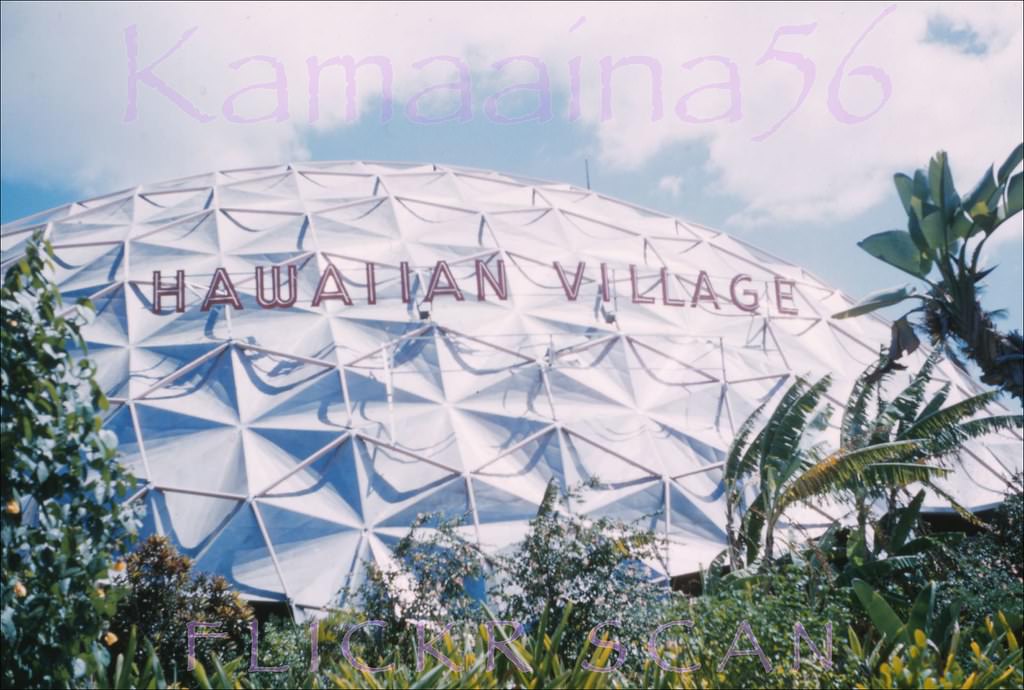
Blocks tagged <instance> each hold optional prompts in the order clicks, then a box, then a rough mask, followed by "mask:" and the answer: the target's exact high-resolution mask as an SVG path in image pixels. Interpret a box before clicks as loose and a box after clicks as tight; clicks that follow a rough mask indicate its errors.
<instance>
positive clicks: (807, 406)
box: [765, 375, 832, 464]
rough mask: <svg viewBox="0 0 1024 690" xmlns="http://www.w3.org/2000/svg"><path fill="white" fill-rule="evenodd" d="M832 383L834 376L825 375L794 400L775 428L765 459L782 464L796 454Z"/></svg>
mask: <svg viewBox="0 0 1024 690" xmlns="http://www.w3.org/2000/svg"><path fill="white" fill-rule="evenodd" d="M831 385H832V377H831V376H830V375H825V376H823V377H822V378H821V379H819V380H818V381H817V382H815V383H814V384H812V385H810V386H808V387H807V388H806V390H804V391H803V392H802V393H801V394H800V396H799V397H797V399H796V400H794V401H793V403H792V405H790V407H789V409H787V410H786V411H785V413H784V414H783V416H782V418H781V419H780V420H779V422H778V424H777V426H776V427H775V429H774V433H773V434H772V436H771V440H770V443H768V445H767V448H768V452H767V454H766V455H765V459H770V460H775V461H776V462H777V463H778V464H781V463H783V462H786V461H787V460H788V459H789V458H791V457H792V456H793V455H795V454H796V452H797V450H798V449H799V447H800V441H801V439H802V438H803V436H804V432H805V431H806V430H807V427H808V424H809V423H810V421H811V418H812V415H813V414H814V412H815V410H816V409H817V407H818V403H819V402H820V401H821V398H822V397H823V396H824V395H825V393H826V392H828V389H829V387H830V386H831Z"/></svg>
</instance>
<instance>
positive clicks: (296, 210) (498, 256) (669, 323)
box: [3, 162, 1022, 607]
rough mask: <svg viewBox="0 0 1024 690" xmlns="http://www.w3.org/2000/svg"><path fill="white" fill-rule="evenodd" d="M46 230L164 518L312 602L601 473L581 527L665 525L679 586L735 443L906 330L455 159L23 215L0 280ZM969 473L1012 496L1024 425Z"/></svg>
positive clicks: (207, 180)
mask: <svg viewBox="0 0 1024 690" xmlns="http://www.w3.org/2000/svg"><path fill="white" fill-rule="evenodd" d="M38 227H45V229H46V232H47V236H48V238H49V239H50V240H51V241H52V243H53V245H54V247H55V250H56V254H57V256H58V258H59V266H58V268H57V281H58V284H59V285H60V288H61V290H62V292H63V293H64V295H65V298H66V299H73V298H77V297H84V296H88V297H90V298H91V299H92V301H93V302H94V303H95V305H96V308H97V311H98V317H97V318H96V320H95V321H94V322H93V323H92V324H90V325H89V326H88V327H86V328H85V329H84V330H83V333H84V336H85V338H86V340H87V341H88V345H89V356H91V357H92V358H93V359H95V361H96V362H97V364H98V367H99V380H100V382H101V385H102V386H103V387H104V389H105V391H106V392H107V394H108V396H109V397H110V399H111V402H112V405H111V411H110V413H109V415H108V416H107V420H106V425H107V428H109V429H111V430H112V431H113V432H114V433H116V434H117V436H118V438H119V440H120V453H121V458H122V462H124V463H125V464H127V465H128V466H130V467H131V469H132V471H133V472H134V473H135V474H136V476H138V477H139V478H140V480H141V481H142V483H143V484H144V485H145V486H144V488H143V489H142V490H141V491H140V494H139V500H143V501H145V503H146V505H147V507H148V511H147V513H148V515H147V526H146V529H147V530H148V531H151V532H152V531H155V532H160V533H163V534H166V535H168V536H169V537H171V538H172V539H173V540H174V542H175V543H176V544H177V545H178V546H179V548H180V549H181V551H182V552H184V553H186V554H189V555H191V556H193V557H194V558H195V559H196V560H197V567H198V568H200V569H203V570H208V571H211V572H217V573H220V574H223V575H225V576H226V577H228V578H229V579H230V580H231V581H232V583H233V584H234V585H235V586H237V587H238V588H239V589H240V590H241V591H242V592H243V593H244V594H245V595H246V596H248V597H250V598H254V599H260V598H266V599H286V600H288V601H290V602H292V603H293V604H295V605H297V606H300V607H320V606H323V605H326V604H329V603H331V601H332V597H333V595H334V594H335V592H336V591H338V589H339V588H341V587H343V586H344V585H346V584H351V583H352V582H354V581H355V580H353V579H352V578H356V579H358V577H359V572H360V571H361V563H362V562H363V560H365V559H367V558H376V559H378V560H386V559H387V558H388V546H389V545H390V544H393V543H394V542H395V541H396V540H397V539H399V538H400V537H401V536H402V535H404V534H405V532H406V531H407V529H408V525H409V524H410V523H411V522H412V521H413V520H414V519H415V517H416V515H417V514H419V513H421V512H431V511H444V512H446V513H448V514H466V515H467V521H466V527H465V533H466V535H467V536H468V537H469V538H471V539H473V540H476V541H478V542H479V543H480V544H481V545H482V546H483V547H484V548H485V549H490V550H497V549H501V548H503V547H505V546H508V545H509V544H511V543H513V542H514V541H516V540H518V539H520V538H521V537H522V536H523V535H524V533H525V531H526V523H527V521H528V520H529V519H530V518H531V517H533V516H534V515H535V513H536V509H537V505H538V503H539V501H540V500H541V498H542V496H543V494H544V489H545V486H546V484H547V482H548V481H549V479H550V478H552V477H555V478H557V479H558V480H559V482H560V483H561V485H562V486H563V487H566V486H573V485H576V484H578V483H580V482H582V481H584V480H587V479H589V478H591V477H595V476H596V477H598V478H599V479H600V480H601V481H602V482H603V484H604V486H603V487H602V488H600V489H596V490H593V491H590V492H588V494H587V496H588V497H587V500H586V501H585V502H582V503H580V502H577V503H574V504H573V505H572V508H573V510H576V511H579V512H582V513H588V514H602V515H612V516H615V517H618V518H621V519H624V520H640V522H641V524H643V525H645V526H649V527H653V528H655V529H657V530H659V531H662V532H663V533H665V534H666V535H667V536H668V538H669V540H670V543H671V546H670V552H669V554H668V561H667V562H668V565H669V570H670V571H671V572H672V573H682V572H690V571H693V570H696V569H697V568H698V567H700V566H701V565H705V566H706V565H707V564H708V563H709V562H710V560H711V559H712V558H713V557H714V556H715V555H716V554H717V553H718V552H719V551H721V550H722V549H723V548H724V540H725V533H724V504H723V502H722V499H721V496H722V489H721V483H720V479H721V476H720V470H719V468H720V463H721V461H722V460H723V458H724V451H725V450H726V449H727V447H728V445H729V442H730V440H731V438H732V435H733V431H734V429H736V428H737V427H738V426H739V424H740V423H741V422H742V421H743V419H744V418H745V417H746V415H747V414H749V413H750V412H751V411H752V410H753V409H754V408H755V407H756V406H757V405H758V404H759V403H760V402H761V401H763V400H764V399H766V398H767V397H770V396H772V395H774V394H776V393H777V392H778V391H780V390H782V389H784V388H785V387H786V386H787V385H788V383H789V382H790V381H791V377H792V376H793V375H807V376H813V377H818V376H821V375H823V374H825V373H828V372H831V373H833V375H834V377H835V384H834V385H833V388H832V395H833V398H832V402H833V403H834V404H836V405H837V406H841V405H842V403H843V401H844V400H845V398H846V395H847V393H848V392H849V389H850V386H851V385H852V383H853V380H854V379H855V378H856V376H857V375H858V374H859V373H860V372H861V371H862V369H863V368H864V367H865V366H867V365H868V364H870V363H871V362H873V361H874V360H875V359H876V356H877V353H878V349H879V346H880V345H881V344H884V343H887V342H888V338H889V335H888V330H889V329H888V326H887V324H886V323H885V322H883V321H882V320H880V319H877V318H874V317H861V318H857V319H850V320H844V321H839V322H837V321H833V320H832V319H830V315H831V314H833V313H835V312H838V311H840V310H842V309H844V308H846V307H847V306H849V304H850V300H848V299H847V298H846V297H845V296H844V295H842V294H841V293H839V292H838V291H837V290H835V289H833V288H831V287H829V286H828V285H826V284H825V283H823V282H822V281H820V280H819V279H817V278H816V277H814V276H813V275H811V274H810V273H808V272H807V271H805V270H803V269H801V268H799V267H797V266H794V265H792V264H789V263H787V262H785V261H783V260H781V259H778V258H776V257H773V256H771V255H769V254H767V253H765V252H763V251H760V250H758V249H755V248H753V247H751V246H749V245H747V244H746V243H744V242H741V241H739V240H737V239H735V238H732V237H729V236H728V235H725V234H723V233H720V232H716V231H713V230H710V229H708V228H705V227H702V226H700V225H696V224H693V223H687V222H684V221H681V220H678V219H675V218H672V217H669V216H665V215H663V214H659V213H655V212H652V211H649V210H645V209H641V208H637V207H635V206H632V205H629V204H626V203H623V202H620V201H615V200H612V199H609V198H607V197H604V196H602V195H600V194H596V193H593V192H590V191H588V190H584V189H579V188H577V187H574V186H571V185H567V184H555V183H548V182H542V181H538V180H531V179H524V178H521V177H515V176H510V175H502V174H497V173H492V172H484V171H477V170H470V169H464V168H456V167H447V166H438V165H403V164H395V163H369V162H338V163H297V164H293V165H288V166H276V167H269V168H260V169H247V170H233V171H224V172H218V173H211V174H208V175H202V176H197V177H190V178H186V179H182V180H175V181H172V182H166V183H162V184H152V185H144V186H141V187H138V188H135V189H128V190H125V191H123V192H118V193H116V194H111V195H107V196H104V197H100V198H96V199H92V200H89V201H83V202H80V203H75V204H70V205H68V206H64V207H61V208H58V209H54V210H52V211H48V212H46V213H43V214H38V215H36V216H33V217H31V218H27V219H24V220H22V221H16V222H14V223H10V224H8V225H5V226H4V228H3V262H4V266H5V267H6V266H8V265H10V262H11V261H13V260H15V259H16V258H17V256H18V255H19V253H20V247H21V245H22V243H23V242H24V241H25V239H26V238H27V237H28V236H29V235H30V234H31V231H32V230H33V229H35V228H38ZM850 251H854V249H853V248H850ZM840 255H841V253H840V252H837V256H840ZM554 262H558V266H559V267H560V270H559V267H556V266H555V264H554ZM368 265H372V269H371V272H372V280H371V281H370V282H371V284H372V285H373V289H372V290H368V287H367V286H368V277H370V274H369V273H368V269H367V266H368ZM602 265H603V268H602ZM272 266H277V267H279V278H280V281H281V283H282V284H283V283H285V282H286V280H287V276H288V267H290V266H294V267H295V276H296V283H297V294H295V295H293V296H294V297H295V300H294V303H293V304H292V305H291V306H287V307H280V306H279V307H270V308H267V307H264V306H261V304H260V302H259V300H258V298H257V289H256V285H257V275H256V269H257V267H264V268H265V269H266V270H265V275H264V278H265V281H266V285H265V287H266V294H268V295H269V294H270V291H271V287H272V280H273V277H274V274H273V272H272V270H271V267H272ZM331 266H334V267H335V268H336V269H337V273H336V274H335V273H333V272H332V271H333V269H330V267H331ZM217 269H225V270H224V271H223V272H220V273H217ZM178 270H181V271H183V272H184V276H183V282H182V285H181V295H180V296H181V297H182V298H183V302H182V303H180V305H179V304H178V298H179V294H178V292H177V289H178V286H177V283H176V276H177V271H178ZM154 271H159V272H160V277H161V287H162V288H163V289H162V290H161V294H160V306H161V313H160V314H159V315H158V314H154V313H153V306H154V305H153V298H154V286H153V277H154ZM502 272H504V275H503V274H502ZM702 272H703V273H702ZM560 273H561V275H560ZM403 276H405V279H404V280H403ZM602 276H603V278H602ZM337 277H341V278H342V283H341V285H339V284H338V283H337V281H336V278H337ZM663 278H664V280H663ZM449 279H452V280H454V285H453V284H452V283H451V282H450V280H449ZM318 286H319V288H320V290H319V292H320V293H321V294H320V297H321V298H322V299H320V300H317V299H315V297H316V296H317V294H316V293H317V292H318ZM341 286H343V287H344V290H342V289H341ZM211 288H212V289H211ZM481 289H482V297H483V299H480V297H481V294H480V291H481ZM232 290H233V291H234V293H235V295H232V292H231V291H232ZM343 292H344V295H343V294H342V293H343ZM371 292H373V293H375V294H372V295H371ZM456 292H458V293H459V294H454V293H456ZM502 292H504V293H505V299H500V296H501V294H500V293H502ZM405 293H408V299H407V300H406V299H404V297H405V296H406V295H405ZM428 293H432V294H429V295H428ZM573 294H575V299H572V298H571V296H572V295H573ZM235 296H237V305H236V306H232V305H231V304H229V302H231V301H232V299H233V298H234V297H235ZM279 296H280V297H281V298H282V300H283V301H285V302H287V301H288V300H287V299H286V298H287V297H288V296H289V295H288V290H287V289H282V291H281V295H279ZM428 296H430V297H432V298H433V299H432V301H428V300H427V299H426V298H427V297H428ZM460 297H461V299H460ZM345 298H347V301H350V302H351V304H350V305H349V304H346V299H345ZM207 299H209V302H210V304H208V305H207V306H209V310H208V311H204V310H203V303H204V300H207ZM267 299H269V298H267ZM755 299H756V307H755V306H754V300H755ZM666 300H667V301H669V302H675V303H674V304H666V303H665V302H666ZM264 301H266V300H264ZM314 302H319V303H318V304H317V305H316V306H314ZM371 302H372V303H371ZM694 303H696V304H694ZM177 306H180V307H181V308H182V311H176V307H177ZM238 307H240V308H238ZM921 358H922V355H921V354H920V353H919V354H917V355H916V356H915V357H914V358H910V360H911V361H910V362H908V364H910V365H911V369H910V371H913V370H914V366H915V365H919V364H920V362H921ZM936 378H937V379H939V382H941V381H951V382H952V383H953V392H952V394H951V396H950V400H951V401H955V400H957V399H960V398H963V397H965V396H966V395H970V394H972V393H974V392H976V387H975V386H974V384H973V383H972V382H971V381H970V380H969V379H967V378H966V377H965V376H964V375H963V374H962V373H961V372H959V371H958V370H957V369H955V368H954V367H952V366H950V365H948V364H945V363H943V364H941V365H940V367H939V370H938V375H937V377H936ZM963 462H964V463H966V464H970V467H969V468H968V469H967V471H961V472H958V473H957V474H955V475H954V476H953V478H952V479H951V480H950V481H949V482H948V487H949V489H950V491H951V492H953V493H954V495H956V496H957V497H958V498H959V499H960V500H961V501H962V502H964V503H967V504H970V505H980V504H985V503H991V502H993V501H996V500H999V498H1000V497H1001V492H1002V491H1003V489H1004V487H1005V482H1006V480H1007V479H1008V478H1009V477H1010V476H1011V475H1012V474H1013V472H1015V471H1017V470H1019V469H1020V467H1021V463H1022V458H1021V453H1020V441H1019V438H1015V437H1012V436H1005V437H1004V436H1000V437H993V438H992V442H991V443H988V444H985V445H984V446H981V445H978V446H972V447H971V452H970V453H969V454H966V455H965V456H964V458H963ZM837 514H838V512H837V510H836V509H835V508H834V507H830V506H827V505H822V506H817V507H815V508H804V509H800V510H799V511H795V512H793V513H791V514H790V518H791V519H793V520H796V521H800V522H801V523H803V524H804V525H806V526H808V527H811V528H813V527H814V525H815V523H817V524H819V525H820V524H821V523H824V522H826V521H827V519H828V517H829V516H835V515H837Z"/></svg>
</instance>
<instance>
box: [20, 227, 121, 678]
mask: <svg viewBox="0 0 1024 690" xmlns="http://www.w3.org/2000/svg"><path fill="white" fill-rule="evenodd" d="M51 257H52V252H51V250H50V247H49V245H48V244H44V243H43V242H42V241H41V238H40V237H39V236H38V235H37V236H36V237H35V238H34V239H33V241H30V242H29V243H28V244H27V246H26V250H25V256H24V258H22V259H21V260H20V261H18V263H16V264H15V265H14V266H13V267H12V268H11V269H10V270H9V271H8V272H7V274H6V276H5V277H4V282H3V289H2V294H0V304H2V309H3V328H2V331H0V344H2V355H0V358H2V373H0V379H2V388H3V397H2V406H0V449H2V456H3V488H2V497H3V520H2V542H3V548H2V553H3V557H2V558H3V590H2V595H0V602H2V613H0V630H2V635H3V653H2V654H3V684H4V686H5V687H47V686H56V685H60V686H63V685H68V684H74V683H75V682H76V681H75V679H76V678H78V677H81V676H83V674H85V673H87V672H88V671H89V669H90V667H93V668H99V667H102V666H104V665H105V664H106V662H107V660H108V658H109V654H108V652H107V651H106V648H105V647H104V642H103V641H101V637H105V638H106V640H105V641H106V642H107V643H110V642H111V641H112V640H113V637H112V635H106V634H105V633H106V619H107V617H108V616H109V615H110V614H111V612H112V607H113V605H114V602H113V596H108V595H107V592H106V590H104V589H103V588H102V586H101V581H102V580H104V579H105V578H107V576H108V574H109V571H110V568H111V567H112V566H113V565H114V563H115V561H116V560H117V559H118V558H119V557H120V555H121V554H123V553H124V552H125V551H126V550H127V547H128V544H129V541H130V538H131V535H132V534H133V532H134V531H135V530H136V529H137V517H138V516H137V514H136V509H135V508H134V507H133V506H131V505H126V504H125V503H124V502H123V501H124V499H125V498H126V497H127V496H128V492H129V490H130V488H131V487H132V486H133V483H134V480H133V479H132V477H131V476H130V475H129V474H128V473H127V472H126V471H125V470H124V469H123V468H122V467H121V465H119V464H118V463H117V461H116V460H115V458H114V452H115V446H116V438H115V437H114V435H113V434H112V433H110V432H109V431H105V430H104V429H103V428H102V424H101V418H100V416H99V414H100V413H99V410H103V409H106V407H107V401H106V399H105V398H104V397H103V394H102V392H101V391H100V389H99V387H98V386H97V384H96V381H95V379H94V366H93V364H92V363H91V362H90V361H88V360H86V359H80V360H77V361H76V360H75V359H74V358H73V357H72V356H71V355H70V354H69V352H68V344H69V343H76V344H77V345H78V347H79V349H81V350H82V351H84V350H85V344H84V342H83V341H82V338H81V336H80V334H79V328H80V327H81V325H82V324H83V323H84V322H85V320H86V319H87V318H88V316H89V314H90V309H91V305H89V304H88V303H87V302H80V303H79V304H78V306H77V307H75V308H73V309H71V310H69V313H65V309H64V307H63V306H62V304H61V299H60V294H59V292H58V291H57V288H56V287H55V286H54V285H53V283H52V282H51V280H50V278H49V271H50V270H52V264H51V262H50V258H51Z"/></svg>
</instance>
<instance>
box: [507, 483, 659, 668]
mask: <svg viewBox="0 0 1024 690" xmlns="http://www.w3.org/2000/svg"><path fill="white" fill-rule="evenodd" d="M580 492H581V489H575V490H573V492H572V494H573V495H574V496H575V497H576V498H577V499H578V500H580V499H582V498H583V495H582V494H581V493H580ZM559 500H560V492H559V487H558V484H557V483H555V482H554V481H552V482H551V483H550V484H549V485H548V488H547V491H546V493H545V495H544V499H543V501H542V502H541V506H540V508H539V510H538V511H537V516H536V517H535V518H533V519H532V520H531V521H530V528H529V532H528V533H527V535H526V538H525V539H524V540H523V542H522V543H520V544H519V545H517V547H516V548H515V549H514V550H513V551H512V552H511V553H510V554H509V555H507V556H506V557H504V558H503V559H502V560H501V563H500V572H499V573H498V574H497V576H496V578H495V586H494V587H493V588H492V590H491V596H492V599H493V600H494V602H495V603H496V605H498V606H499V609H500V611H501V616H502V618H504V619H506V620H514V621H521V622H522V623H523V624H524V625H525V626H526V629H527V630H530V631H533V632H534V633H535V634H536V635H538V636H540V635H542V634H547V635H554V634H555V632H556V630H557V629H558V626H559V625H563V627H564V630H563V631H562V632H563V635H562V637H561V639H562V643H561V646H560V647H559V648H558V650H557V651H558V652H559V653H560V654H561V655H562V656H564V657H565V658H566V660H567V661H569V662H575V661H576V660H577V657H576V655H577V653H578V650H579V645H580V642H581V641H583V640H586V639H587V636H588V634H589V633H590V631H591V630H592V629H593V628H595V627H596V626H598V625H602V624H604V625H605V626H607V627H605V628H603V630H604V631H606V632H608V633H609V634H610V635H612V636H614V637H615V638H616V639H618V640H619V641H620V643H621V644H622V645H623V647H624V649H625V650H626V652H627V653H628V658H629V659H630V663H631V664H636V665H637V666H638V664H639V661H638V660H640V659H642V658H643V654H644V650H645V649H646V647H645V645H646V639H647V637H646V636H647V634H648V633H649V632H650V628H651V623H652V621H657V620H659V619H660V618H661V616H662V613H663V612H664V611H665V610H666V608H667V606H668V605H669V604H670V603H671V602H672V600H673V599H674V598H676V597H678V596H679V595H678V594H676V593H674V592H672V591H671V589H670V588H669V587H668V583H667V582H666V581H665V580H664V579H661V580H657V579H656V578H654V577H653V576H652V571H651V569H650V567H649V566H648V565H646V564H647V563H654V562H658V561H659V560H661V557H662V556H661V554H662V553H663V548H662V547H663V544H662V542H661V541H660V540H659V539H658V538H657V536H656V535H655V534H654V533H653V532H651V531H650V530H647V529H642V528H639V527H637V526H635V525H632V524H626V523H622V522H619V521H615V520H611V519H609V518H606V517H601V518H596V519H583V518H581V517H579V516H576V515H572V514H568V513H567V512H563V511H560V510H558V502H559ZM570 606H571V612H570V613H568V618H565V622H564V624H563V623H562V621H563V617H564V616H565V615H566V612H567V611H569V610H570ZM609 621H614V624H612V625H609ZM598 634H599V633H598Z"/></svg>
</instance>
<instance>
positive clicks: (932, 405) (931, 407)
mask: <svg viewBox="0 0 1024 690" xmlns="http://www.w3.org/2000/svg"><path fill="white" fill-rule="evenodd" d="M952 385H953V384H951V383H949V382H948V381H947V382H946V383H944V384H942V388H940V389H939V392H938V393H936V394H935V395H934V396H932V399H931V400H930V401H928V404H927V405H925V406H924V409H923V410H921V413H920V414H919V415H918V416H917V419H915V420H914V421H915V422H919V421H921V420H922V419H924V418H925V417H927V416H928V415H930V414H933V413H935V412H938V411H939V410H940V409H942V406H943V405H944V404H945V403H946V398H948V397H949V389H950V388H951V387H952Z"/></svg>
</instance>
